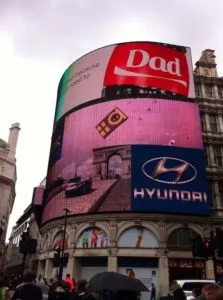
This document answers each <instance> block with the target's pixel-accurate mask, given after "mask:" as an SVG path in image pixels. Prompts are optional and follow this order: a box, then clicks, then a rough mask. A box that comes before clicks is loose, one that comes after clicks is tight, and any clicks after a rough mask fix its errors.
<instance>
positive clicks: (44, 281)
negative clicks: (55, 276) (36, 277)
mask: <svg viewBox="0 0 223 300" xmlns="http://www.w3.org/2000/svg"><path fill="white" fill-rule="evenodd" d="M43 283H44V284H45V285H48V282H47V280H46V277H43Z"/></svg>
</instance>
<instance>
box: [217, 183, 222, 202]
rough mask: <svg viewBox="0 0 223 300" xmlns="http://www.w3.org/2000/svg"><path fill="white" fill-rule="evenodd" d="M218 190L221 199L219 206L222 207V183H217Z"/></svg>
mask: <svg viewBox="0 0 223 300" xmlns="http://www.w3.org/2000/svg"><path fill="white" fill-rule="evenodd" d="M218 189H219V194H220V199H221V205H222V206H223V181H219V182H218Z"/></svg>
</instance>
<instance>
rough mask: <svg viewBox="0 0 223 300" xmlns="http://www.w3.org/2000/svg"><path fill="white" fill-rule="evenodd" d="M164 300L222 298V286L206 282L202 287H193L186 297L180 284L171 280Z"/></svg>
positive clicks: (221, 299)
mask: <svg viewBox="0 0 223 300" xmlns="http://www.w3.org/2000/svg"><path fill="white" fill-rule="evenodd" d="M166 300H223V286H222V285H221V284H216V283H211V284H207V285H204V287H203V288H202V289H199V288H195V289H194V290H193V292H192V296H190V297H186V295H185V293H184V291H183V289H182V288H181V286H180V285H179V284H178V283H177V282H176V281H173V282H172V285H171V287H170V292H169V294H168V296H167V297H166Z"/></svg>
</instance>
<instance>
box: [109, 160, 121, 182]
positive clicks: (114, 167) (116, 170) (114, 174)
mask: <svg viewBox="0 0 223 300" xmlns="http://www.w3.org/2000/svg"><path fill="white" fill-rule="evenodd" d="M122 173H123V164H122V159H121V157H120V155H118V154H114V155H112V156H111V157H110V158H109V160H108V178H119V177H120V176H121V175H122Z"/></svg>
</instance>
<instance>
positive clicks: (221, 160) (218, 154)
mask: <svg viewBox="0 0 223 300" xmlns="http://www.w3.org/2000/svg"><path fill="white" fill-rule="evenodd" d="M213 149H214V158H215V163H216V165H217V166H221V167H222V166H223V156H222V148H221V146H219V145H214V146H213Z"/></svg>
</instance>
